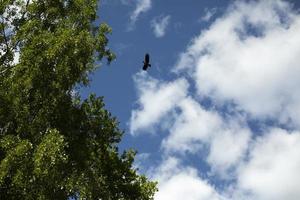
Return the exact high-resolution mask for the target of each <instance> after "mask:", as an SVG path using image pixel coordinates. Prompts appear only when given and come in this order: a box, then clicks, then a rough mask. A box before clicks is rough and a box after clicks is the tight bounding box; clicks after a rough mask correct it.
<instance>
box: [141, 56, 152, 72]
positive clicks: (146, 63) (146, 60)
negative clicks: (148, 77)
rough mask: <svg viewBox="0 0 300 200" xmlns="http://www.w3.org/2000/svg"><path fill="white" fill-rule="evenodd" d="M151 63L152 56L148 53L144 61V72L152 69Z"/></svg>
mask: <svg viewBox="0 0 300 200" xmlns="http://www.w3.org/2000/svg"><path fill="white" fill-rule="evenodd" d="M149 62H150V56H149V54H148V53H146V55H145V60H144V61H143V63H144V66H143V70H147V68H148V67H151V64H150V63H149Z"/></svg>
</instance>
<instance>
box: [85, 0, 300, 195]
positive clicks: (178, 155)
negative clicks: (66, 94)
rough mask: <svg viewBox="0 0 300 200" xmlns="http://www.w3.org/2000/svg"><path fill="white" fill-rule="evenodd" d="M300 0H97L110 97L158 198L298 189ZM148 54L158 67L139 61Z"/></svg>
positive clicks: (104, 90) (103, 83)
mask: <svg viewBox="0 0 300 200" xmlns="http://www.w3.org/2000/svg"><path fill="white" fill-rule="evenodd" d="M299 8H300V1H297V0H294V1H293V0H289V1H288V0H257V1H254V0H247V1H246V0H245V1H243V0H240V1H233V0H209V1H207V0H185V1H182V0H164V1H159V0H102V1H101V4H100V6H99V11H98V15H99V19H98V20H97V22H96V23H103V22H105V23H108V24H109V25H110V26H111V27H112V30H113V32H112V34H111V35H110V36H109V47H110V48H111V49H112V50H113V51H114V52H115V53H116V55H117V59H116V60H115V61H113V62H112V63H111V64H110V65H109V66H108V65H106V64H105V63H103V64H102V66H101V67H100V68H99V69H98V70H96V71H95V72H94V73H93V75H91V83H90V86H89V87H88V88H82V89H81V93H82V95H83V96H87V95H88V94H89V93H91V92H93V93H96V94H97V95H98V96H104V100H105V103H106V108H107V109H108V110H109V111H110V112H111V113H112V115H113V116H116V117H117V119H118V120H119V122H120V128H121V129H122V130H124V137H123V140H122V142H121V144H120V147H121V149H127V148H131V147H132V148H134V149H136V150H137V151H138V154H137V157H136V161H135V164H134V167H136V168H138V169H139V173H142V174H145V175H146V176H147V177H149V178H150V179H151V180H156V181H158V189H159V191H158V192H157V193H156V195H155V200H169V199H170V200H182V199H185V200H254V199H255V200H282V199H289V200H299V199H300V190H299V188H300V173H299V169H300V156H299V155H300V117H299V116H300V90H299V85H300V64H299V57H300V37H299V36H300V13H299ZM145 53H149V54H150V62H151V64H152V67H151V68H149V70H148V71H143V70H142V65H143V63H142V61H143V59H144V55H145Z"/></svg>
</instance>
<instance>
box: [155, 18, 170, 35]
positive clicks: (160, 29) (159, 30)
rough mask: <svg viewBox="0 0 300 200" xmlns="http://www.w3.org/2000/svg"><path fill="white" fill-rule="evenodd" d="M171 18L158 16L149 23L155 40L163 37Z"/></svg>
mask: <svg viewBox="0 0 300 200" xmlns="http://www.w3.org/2000/svg"><path fill="white" fill-rule="evenodd" d="M170 20H171V16H170V15H167V16H163V15H162V16H159V17H156V18H154V19H153V20H152V21H151V27H152V29H153V33H154V35H155V36H156V37H157V38H160V37H163V36H164V35H165V33H166V30H167V27H168V25H169V23H170Z"/></svg>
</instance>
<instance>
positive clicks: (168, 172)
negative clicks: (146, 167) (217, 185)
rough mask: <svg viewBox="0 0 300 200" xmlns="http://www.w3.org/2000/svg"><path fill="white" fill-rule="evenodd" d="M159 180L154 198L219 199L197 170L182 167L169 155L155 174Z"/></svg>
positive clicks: (159, 199)
mask: <svg viewBox="0 0 300 200" xmlns="http://www.w3.org/2000/svg"><path fill="white" fill-rule="evenodd" d="M155 179H156V180H159V188H160V189H159V191H158V192H157V193H156V194H155V200H182V199H186V200H221V196H220V195H219V194H218V192H217V191H216V190H215V189H214V188H213V187H212V186H211V185H210V184H209V183H208V182H207V181H205V180H204V179H202V178H201V177H199V176H198V174H197V170H196V169H194V168H191V167H182V166H180V162H179V161H178V160H177V159H176V158H172V157H169V158H167V159H166V160H165V161H164V162H162V163H161V165H160V167H159V168H158V169H157V171H156V174H155Z"/></svg>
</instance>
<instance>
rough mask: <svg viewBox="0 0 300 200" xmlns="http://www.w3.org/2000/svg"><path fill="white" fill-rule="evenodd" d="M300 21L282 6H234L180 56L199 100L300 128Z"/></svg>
mask: <svg viewBox="0 0 300 200" xmlns="http://www.w3.org/2000/svg"><path fill="white" fill-rule="evenodd" d="M299 35H300V16H299V14H296V12H295V11H293V10H292V8H291V7H290V5H289V4H288V3H286V2H283V1H278V0H275V1H270V0H267V1H250V2H248V3H246V2H242V1H237V2H236V3H235V4H234V5H233V6H232V7H231V8H230V9H229V11H228V12H227V13H226V14H225V15H224V16H223V17H221V18H219V19H217V20H216V21H215V22H214V23H213V24H212V25H211V26H210V27H209V28H208V29H207V30H206V31H203V32H202V33H201V34H200V35H199V36H198V37H196V38H194V40H193V41H192V44H191V45H190V46H189V47H188V48H187V51H186V52H184V53H183V54H182V55H181V58H180V60H179V61H178V63H177V68H176V69H177V70H178V71H180V70H185V69H187V70H189V72H190V75H191V76H192V77H193V78H194V80H195V82H196V85H197V89H198V92H199V94H200V95H207V96H210V97H212V98H214V99H217V100H218V101H219V102H218V103H224V102H226V101H227V100H229V101H231V100H233V101H234V103H236V104H237V105H238V106H239V108H240V109H242V110H245V111H247V112H249V113H251V114H253V115H254V116H258V117H272V118H278V117H280V118H281V121H282V122H286V121H287V120H289V119H290V118H291V119H292V121H293V122H294V123H295V124H298V125H300V120H299V117H298V116H299V114H300V113H299V111H298V110H299V108H300V105H299V104H300V103H299V102H300V101H299V100H300V90H299V89H298V85H299V84H300V76H298V75H299V72H300V64H299V59H298V58H299V55H300V45H299V44H300V37H299Z"/></svg>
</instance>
